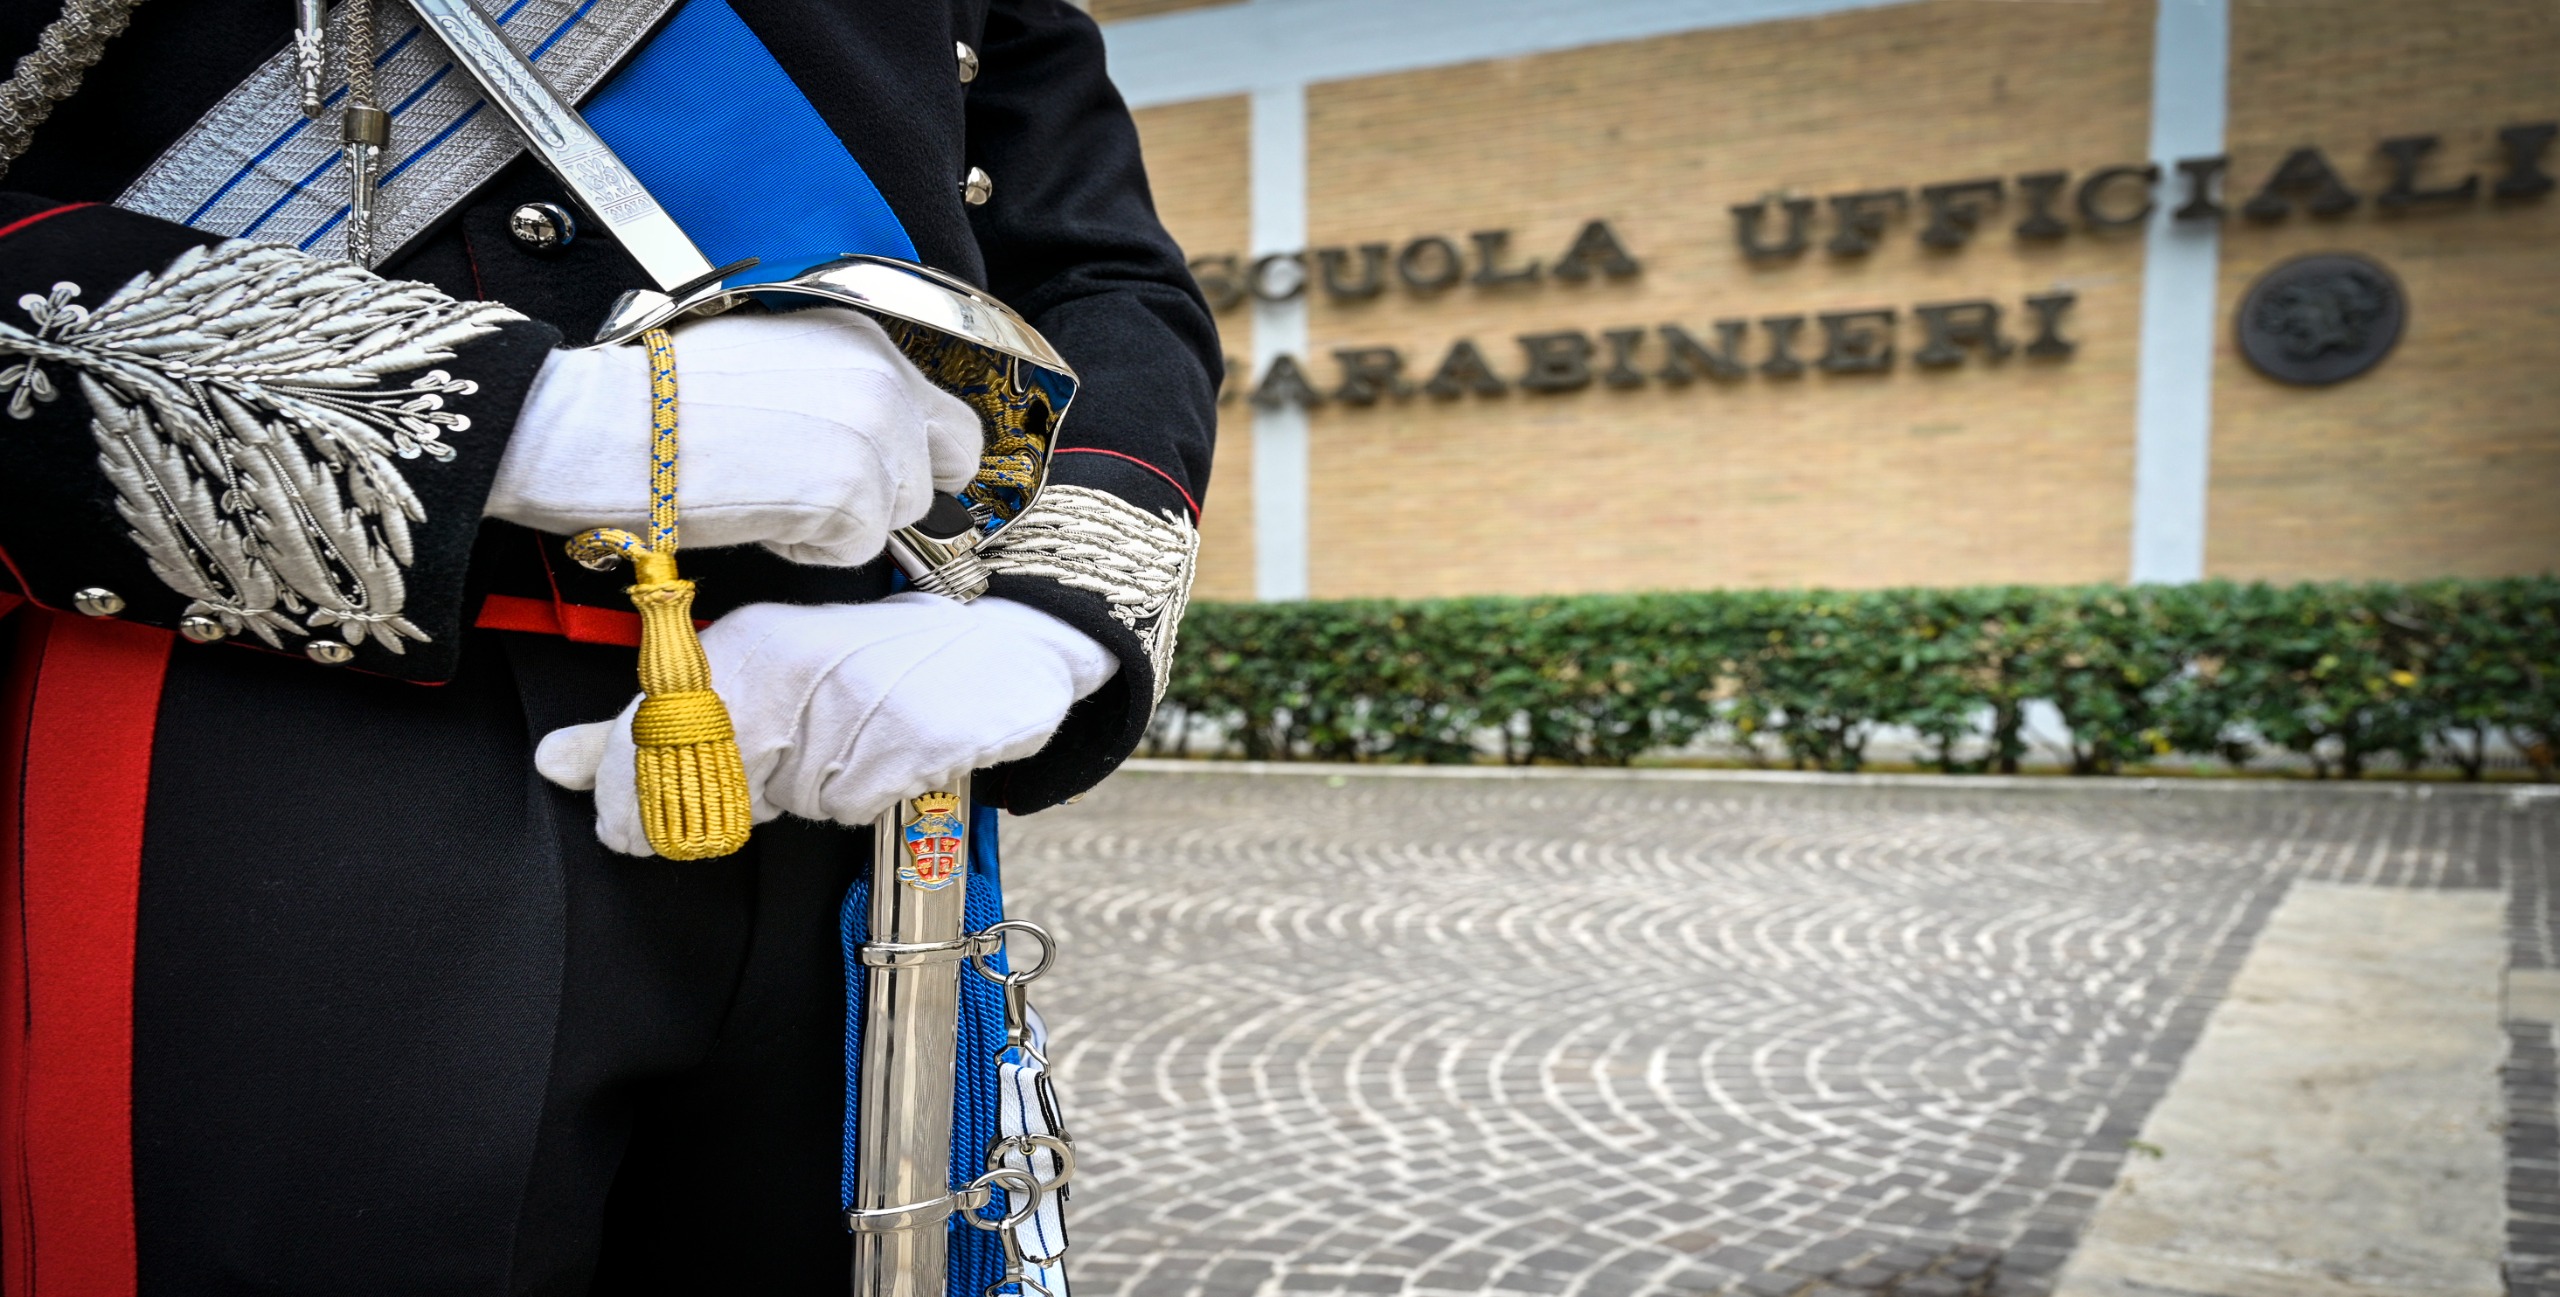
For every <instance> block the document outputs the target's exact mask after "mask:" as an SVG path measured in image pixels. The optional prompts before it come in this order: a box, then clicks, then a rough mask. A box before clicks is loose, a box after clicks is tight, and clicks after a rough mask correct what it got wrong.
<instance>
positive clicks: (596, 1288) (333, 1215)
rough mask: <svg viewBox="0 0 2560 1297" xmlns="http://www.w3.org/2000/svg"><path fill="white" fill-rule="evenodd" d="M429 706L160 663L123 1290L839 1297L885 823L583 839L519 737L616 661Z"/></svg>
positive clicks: (584, 823)
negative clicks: (861, 959)
mask: <svg viewBox="0 0 2560 1297" xmlns="http://www.w3.org/2000/svg"><path fill="white" fill-rule="evenodd" d="M473 634H474V641H475V642H473V643H472V644H470V645H469V648H468V651H467V653H466V661H467V663H468V666H467V668H466V670H465V672H464V674H463V675H462V677H461V678H460V679H458V680H456V681H454V682H453V683H452V684H450V685H447V686H444V687H442V688H434V689H425V688H419V687H416V686H412V685H405V684H398V683H394V682H390V681H385V680H379V679H369V678H366V677H361V676H355V675H349V674H337V673H330V672H325V671H321V670H318V669H316V668H314V667H312V666H311V665H310V664H308V663H305V662H301V661H298V660H293V659H288V658H283V657H278V656H273V655H267V654H261V653H254V652H244V651H241V650H239V649H236V648H216V649H201V648H195V647H192V646H187V645H179V646H178V647H177V649H176V652H175V656H174V658H173V660H172V663H171V666H170V670H169V676H168V683H167V689H166V692H165V694H164V695H163V699H162V704H161V709H160V721H159V733H158V740H157V742H156V744H155V747H154V757H153V769H152V789H151V799H150V804H149V815H148V821H147V825H146V833H145V842H144V851H143V867H142V891H141V905H140V914H139V919H138V927H137V934H136V943H137V952H138V953H137V957H136V967H135V990H134V1012H135V1022H134V1055H133V1102H134V1108H133V1132H134V1194H135V1212H136V1229H137V1235H138V1239H137V1242H138V1247H139V1253H140V1255H139V1265H140V1277H141V1290H142V1293H143V1297H195V1295H196V1294H232V1293H239V1294H248V1293H258V1294H271V1295H273V1294H309V1295H310V1297H349V1295H350V1294H366V1295H367V1297H395V1295H398V1294H413V1293H414V1294H421V1295H424V1294H436V1295H438V1297H452V1295H457V1294H502V1293H503V1294H545V1295H546V1297H549V1295H572V1294H584V1293H596V1294H603V1295H618V1294H648V1293H660V1292H665V1293H685V1294H689V1295H698V1294H703V1293H726V1292H738V1293H757V1294H802V1293H807V1294H818V1293H827V1294H834V1293H841V1292H843V1291H844V1286H845V1282H846V1269H847V1264H848V1244H847V1242H846V1236H845V1233H844V1230H843V1227H842V1225H841V1223H840V1220H839V1216H838V1210H837V1202H838V1187H837V1182H838V1173H839V1169H840V1161H841V1132H842V1125H841V1123H842V1116H843V1110H842V1105H843V1093H844V1091H843V1086H844V1034H843V1023H844V984H843V976H842V965H841V959H840V956H839V953H838V949H837V938H836V922H837V909H838V905H839V903H840V902H841V900H842V898H843V896H844V893H845V889H846V887H847V885H848V884H849V883H850V882H851V881H852V879H853V877H854V875H855V873H856V872H857V870H858V869H859V868H860V864H861V854H862V853H864V852H867V850H868V843H867V834H864V833H855V832H848V831H844V830H839V829H834V828H830V827H823V826H816V825H810V824H805V823H797V822H791V821H784V822H778V823H775V824H768V825H765V826H762V827H759V828H758V829H757V830H756V834H755V839H754V841H753V842H752V843H751V844H750V845H749V846H748V848H747V849H746V850H745V851H743V852H741V853H739V854H738V855H736V856H733V857H730V858H728V859H725V860H716V861H699V862H693V863H685V864H678V863H674V862H671V861H666V860H661V859H646V860H643V859H634V858H631V857H626V856H617V855H613V854H612V853H610V852H607V851H605V850H604V849H603V848H601V847H600V846H598V845H597V843H596V841H595V836H594V831H593V828H592V819H593V810H592V807H591V804H590V802H589V799H588V797H587V796H586V795H585V794H578V793H568V792H564V791H562V790H560V789H557V788H554V787H552V786H551V785H549V784H548V783H546V782H544V781H543V780H542V779H541V778H540V776H538V775H536V774H535V773H534V771H533V768H532V760H531V752H532V744H533V741H534V739H536V738H538V737H539V736H540V735H542V734H543V733H546V732H548V731H549V730H550V729H551V728H553V727H555V726H558V725H564V724H570V723H573V722H577V721H588V720H597V719H602V718H604V717H607V716H610V715H612V714H613V713H614V712H616V711H617V710H618V709H619V708H620V707H621V706H622V704H623V703H624V702H625V701H626V700H627V699H628V698H629V696H630V694H631V693H632V691H633V688H634V686H633V684H632V675H631V668H632V658H631V652H630V650H628V649H615V648H605V647H596V646H587V645H576V644H570V643H568V642H566V641H562V640H557V639H551V638H547V637H539V636H527V635H505V634H498V633H494V632H474V633H473Z"/></svg>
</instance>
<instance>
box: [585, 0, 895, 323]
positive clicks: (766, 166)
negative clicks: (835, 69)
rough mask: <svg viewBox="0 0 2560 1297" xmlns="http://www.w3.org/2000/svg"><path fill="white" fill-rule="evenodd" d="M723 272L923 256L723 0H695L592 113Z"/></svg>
mask: <svg viewBox="0 0 2560 1297" xmlns="http://www.w3.org/2000/svg"><path fill="white" fill-rule="evenodd" d="M582 111H583V113H584V115H585V117H586V119H587V124H588V125H589V126H592V127H594V128H595V130H596V133H597V134H598V135H601V136H603V137H604V140H605V143H607V144H610V145H612V146H613V151H614V152H615V153H618V154H620V155H621V156H622V160H623V163H624V164H625V165H627V166H629V167H630V168H631V173H632V174H633V175H635V176H638V177H639V178H640V183H641V184H643V185H645V186H647V187H648V190H649V192H650V193H652V194H654V195H656V196H657V199H658V201H659V203H661V204H662V205H664V206H665V207H666V209H667V213H668V214H669V215H671V216H673V217H675V220H676V224H678V225H681V226H683V227H684V232H685V233H686V234H689V235H691V236H693V242H694V245H695V246H697V247H699V248H701V249H702V255H704V256H706V257H709V258H710V259H711V264H713V265H715V266H725V265H728V264H729V263H731V262H733V261H739V260H743V259H745V258H747V257H761V258H763V262H762V264H760V265H758V266H757V267H756V269H755V272H754V273H753V274H752V275H750V276H748V277H747V278H748V279H750V280H753V281H762V280H770V279H788V278H790V277H791V276H792V275H794V274H796V273H798V272H800V271H802V270H806V269H808V268H809V267H811V266H814V265H816V264H818V263H819V262H822V261H829V260H833V259H834V258H836V257H838V256H841V255H842V254H844V253H848V252H868V253H872V254H875V255H878V256H884V257H898V258H901V259H903V260H907V261H914V260H916V259H917V258H916V245H915V243H914V241H912V240H910V239H909V238H908V237H907V230H906V227H905V226H903V225H901V224H899V223H898V214H897V213H895V212H893V211H891V210H889V200H887V199H885V198H883V197H881V196H880V187H879V186H877V185H875V184H873V183H871V177H870V176H869V175H868V174H866V173H865V172H864V171H863V169H862V164H861V163H859V162H856V161H854V157H853V153H852V151H851V150H848V149H847V148H845V146H844V141H843V140H841V139H838V138H836V133H835V131H834V130H833V129H832V128H830V127H829V126H828V125H827V123H826V121H825V120H824V119H823V118H821V117H819V116H818V110H817V109H816V108H814V107H811V106H810V103H809V97H808V96H807V95H804V94H802V93H801V92H800V87H798V86H796V85H794V84H792V81H791V78H790V76H789V75H788V74H787V73H785V72H784V71H783V70H782V64H781V63H779V62H777V61H775V59H774V57H773V54H772V52H771V51H769V50H767V49H766V48H765V47H764V42H762V41H760V40H757V39H756V34H755V33H754V32H752V31H749V30H747V24H746V23H745V22H744V21H743V20H741V19H740V18H739V17H738V14H737V11H736V10H734V9H731V8H730V7H729V6H728V4H727V3H726V0H689V2H688V3H686V4H685V5H684V6H683V7H682V8H680V9H678V10H677V11H676V14H675V16H674V17H673V18H670V19H669V20H667V25H666V27H665V28H664V29H662V30H661V31H659V32H658V34H657V35H655V36H653V37H651V38H650V39H649V43H648V44H646V45H644V46H642V47H641V48H640V52H639V53H637V54H635V55H633V56H632V57H631V61H630V62H628V63H626V64H624V65H623V67H622V69H621V70H620V71H618V72H616V73H614V75H613V78H612V79H611V80H609V81H607V82H605V84H604V86H603V88H602V89H599V90H598V91H596V94H595V98H593V99H592V100H590V101H589V102H588V103H587V105H586V107H585V108H584V109H583V110H582Z"/></svg>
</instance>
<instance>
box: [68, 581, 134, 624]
mask: <svg viewBox="0 0 2560 1297" xmlns="http://www.w3.org/2000/svg"><path fill="white" fill-rule="evenodd" d="M71 606H72V607H74V608H77V609H79V610H80V614H81V615H82V616H84V617H113V616H115V615H116V614H117V613H120V612H123V611H124V596H123V595H120V594H117V593H116V592H115V591H113V590H109V589H107V588H106V587H104V586H95V585H93V586H90V587H89V588H88V589H86V590H74V591H72V592H71Z"/></svg>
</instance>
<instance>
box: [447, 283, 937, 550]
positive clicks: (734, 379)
mask: <svg viewBox="0 0 2560 1297" xmlns="http://www.w3.org/2000/svg"><path fill="white" fill-rule="evenodd" d="M675 344H676V404H677V418H678V421H679V428H680V437H681V440H680V442H679V446H680V453H681V458H680V460H679V463H678V470H677V472H678V476H677V490H678V493H679V495H680V497H681V499H682V501H683V506H684V512H683V527H684V534H683V543H684V546H685V548H687V549H707V548H711V547H714V546H720V545H746V544H758V545H762V546H764V547H765V548H767V549H770V550H772V551H774V552H775V553H777V554H780V555H782V556H783V557H785V558H788V559H791V560H792V561H794V562H798V563H814V564H823V565H827V566H835V567H850V566H854V565H857V564H861V563H867V562H869V561H871V560H872V559H873V558H874V557H876V556H878V555H879V553H880V551H881V548H882V546H883V545H884V544H885V543H886V541H887V538H888V534H889V531H890V529H891V528H894V527H901V526H904V525H906V524H908V523H911V522H914V521H915V520H916V519H918V518H921V517H923V516H924V511H925V509H926V507H927V506H928V505H930V504H931V503H932V501H933V493H934V492H936V491H944V492H950V491H957V490H959V489H960V488H961V487H962V486H965V485H967V483H968V481H969V479H970V478H971V477H973V476H975V475H976V473H977V471H978V458H979V453H980V447H981V443H982V440H983V434H982V433H981V432H980V431H979V425H978V417H977V415H976V414H975V413H974V412H972V411H971V410H970V409H969V407H968V406H966V405H963V404H961V403H960V401H959V399H958V398H956V397H953V396H951V395H950V394H949V393H946V392H944V391H943V390H941V389H940V388H937V387H935V386H934V385H933V384H932V383H930V382H928V381H926V379H925V377H924V375H923V374H922V373H921V372H919V371H918V370H917V369H916V367H915V366H914V365H912V364H909V363H908V362H907V360H906V358H905V357H903V356H901V355H899V354H898V349H897V347H896V345H895V344H893V343H891V342H890V341H889V336H888V334H886V333H884V332H882V331H881V328H880V326H879V324H878V323H877V322H875V321H873V320H872V319H871V317H869V316H867V315H863V314H860V313H859V312H855V311H848V310H842V309H838V308H833V307H819V308H816V309H812V310H803V311H793V312H791V313H789V314H785V315H768V314H763V313H758V312H746V311H740V312H732V313H730V314H728V315H721V316H715V317H713V318H711V319H708V320H702V321H698V322H696V323H693V324H688V325H685V326H683V327H682V328H679V329H677V330H676V331H675ZM649 409H650V395H649V357H648V352H647V350H646V349H645V348H642V347H637V346H621V347H588V348H584V349H579V350H563V351H554V352H552V353H551V358H550V359H549V360H547V361H545V362H544V363H543V366H542V372H541V373H540V374H538V375H536V376H535V378H534V380H533V387H532V390H531V391H530V392H529V393H527V395H526V397H525V403H524V409H523V411H522V412H521V413H520V414H518V415H517V417H516V425H515V431H514V433H513V435H511V436H510V437H509V438H508V439H507V448H506V453H505V454H504V456H503V457H501V459H500V460H499V463H498V476H497V481H496V483H495V484H494V485H493V486H492V488H491V490H490V493H489V501H488V503H487V504H486V505H485V506H483V508H482V510H481V512H482V513H483V514H484V515H486V516H488V517H492V518H502V519H505V520H506V521H508V522H513V523H521V524H523V525H525V526H527V527H531V528H534V529H535V530H537V531H547V532H556V533H560V534H563V535H566V534H571V533H575V532H580V531H584V530H586V529H588V528H590V527H620V528H623V529H625V530H628V531H642V530H644V529H645V526H646V523H647V521H648V512H649Z"/></svg>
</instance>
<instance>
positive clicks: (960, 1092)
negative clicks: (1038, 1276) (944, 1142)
mask: <svg viewBox="0 0 2560 1297" xmlns="http://www.w3.org/2000/svg"><path fill="white" fill-rule="evenodd" d="M997 816H998V812H997V810H996V808H995V807H994V806H992V805H988V804H986V803H984V802H976V801H973V802H972V803H971V804H970V807H969V883H968V886H969V894H968V900H967V902H966V905H965V909H966V914H967V918H966V919H965V923H966V924H967V927H968V930H969V931H970V932H972V933H979V932H984V931H986V930H987V929H989V928H992V927H994V926H995V925H996V924H998V923H1001V922H1003V921H1004V877H1003V873H1002V869H1001V867H1000V865H999V862H998V860H997V857H996V820H997ZM870 917H871V882H870V879H869V878H868V877H865V878H863V879H861V880H859V881H857V882H855V883H854V885H853V890H852V891H850V892H848V893H846V894H845V898H844V909H843V911H842V912H841V913H840V915H839V916H838V921H837V928H838V931H839V932H840V934H841V935H842V938H843V942H844V991H845V1012H844V1080H845V1086H844V1172H843V1180H842V1184H841V1193H842V1202H841V1204H840V1205H842V1206H844V1207H847V1208H850V1207H852V1206H853V1169H854V1165H855V1157H854V1150H855V1148H856V1143H855V1141H856V1139H857V1138H858V1136H859V1134H860V1130H859V1122H858V1114H859V1113H860V1111H861V1104H860V1099H861V1092H860V1086H861V1078H862V994H863V986H864V978H865V974H866V972H867V970H865V969H864V968H863V966H862V961H861V958H860V954H859V952H860V950H861V947H862V943H863V942H865V941H868V940H870V937H871V928H870ZM987 964H988V966H989V967H991V968H993V969H994V970H995V971H997V972H999V973H1001V972H1004V971H1006V964H1005V956H1004V952H1003V951H1002V950H1001V949H999V950H997V951H996V952H995V953H994V954H993V955H991V956H989V957H988V960H987ZM959 1027H960V1040H959V1045H960V1048H959V1075H958V1076H957V1077H955V1078H954V1089H953V1093H952V1106H951V1187H952V1188H954V1189H958V1188H962V1187H964V1186H966V1185H967V1184H968V1183H969V1182H970V1181H971V1180H974V1179H976V1178H977V1177H978V1174H979V1173H980V1172H981V1171H983V1170H985V1169H986V1161H987V1146H988V1145H989V1144H992V1143H994V1142H995V1141H996V1138H997V1135H998V1134H999V1127H998V1122H999V1118H1000V1115H1001V1112H1002V1104H1003V1100H1002V1099H1001V1097H1000V1095H999V1090H998V1086H999V1085H1000V1083H1001V1079H1002V1077H1001V1071H1000V1069H999V1067H998V1061H999V1060H998V1058H997V1055H998V1053H999V1052H1000V1051H1001V1050H1002V1049H1003V1048H1004V991H1003V988H1001V987H999V986H997V985H996V984H995V983H994V982H992V981H989V980H988V979H986V978H984V977H981V976H979V975H978V974H977V973H975V972H973V971H970V970H969V967H968V965H966V964H963V965H961V973H960V1023H959ZM979 1215H980V1216H981V1217H983V1218H984V1219H987V1220H996V1219H999V1218H1001V1217H1002V1216H1003V1215H1004V1195H1003V1194H1002V1193H1001V1192H999V1193H998V1194H997V1195H996V1197H995V1200H994V1201H993V1202H990V1203H989V1204H988V1205H987V1206H986V1208H985V1209H983V1210H982V1211H980V1213H979ZM946 1237H948V1239H949V1240H950V1246H951V1254H950V1255H951V1263H950V1276H951V1286H950V1290H949V1291H950V1294H951V1297H978V1295H979V1294H980V1293H983V1292H984V1291H985V1290H986V1289H987V1287H988V1285H990V1284H993V1283H994V1282H995V1281H996V1279H997V1277H998V1276H1000V1275H1002V1274H1003V1273H1004V1245H1003V1243H1002V1242H1001V1241H1000V1240H998V1239H997V1237H996V1235H994V1234H993V1233H990V1232H988V1231H986V1230H979V1229H971V1228H969V1227H968V1226H966V1225H963V1224H961V1223H960V1222H959V1221H958V1220H953V1221H952V1222H951V1223H950V1225H949V1228H948V1234H947V1235H946ZM1005 1291H1013V1289H1012V1288H1011V1286H1010V1285H1008V1286H1007V1288H1006V1289H1005Z"/></svg>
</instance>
